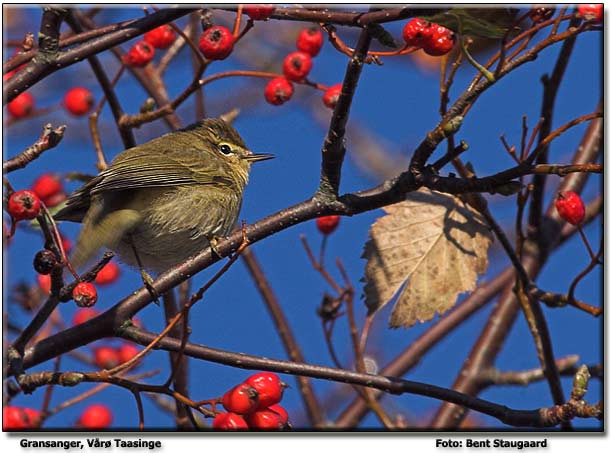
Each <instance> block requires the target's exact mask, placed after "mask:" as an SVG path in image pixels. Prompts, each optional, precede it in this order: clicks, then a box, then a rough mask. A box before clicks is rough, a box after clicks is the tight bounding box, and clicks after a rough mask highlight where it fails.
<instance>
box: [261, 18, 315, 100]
mask: <svg viewBox="0 0 611 453" xmlns="http://www.w3.org/2000/svg"><path fill="white" fill-rule="evenodd" d="M322 45H323V36H322V32H321V31H320V29H318V28H306V29H304V30H302V31H301V32H300V33H299V35H298V36H297V49H298V51H297V52H292V53H290V54H288V55H287V56H286V57H285V58H284V62H283V63H282V73H283V74H284V77H276V78H274V79H272V80H270V81H269V82H268V84H267V86H266V87H265V92H264V94H265V100H266V101H267V102H269V103H270V104H272V105H281V104H284V103H285V102H286V101H288V100H289V99H290V98H291V97H292V96H293V93H294V91H295V90H294V88H293V84H292V83H291V82H300V81H302V80H304V79H305V78H306V77H307V76H308V74H309V73H310V71H311V70H312V66H313V63H312V58H313V57H315V56H316V55H318V53H319V52H320V49H321V48H322Z"/></svg>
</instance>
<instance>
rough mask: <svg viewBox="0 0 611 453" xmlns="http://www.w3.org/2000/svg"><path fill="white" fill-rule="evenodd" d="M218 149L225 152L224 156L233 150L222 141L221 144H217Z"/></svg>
mask: <svg viewBox="0 0 611 453" xmlns="http://www.w3.org/2000/svg"><path fill="white" fill-rule="evenodd" d="M219 151H220V152H222V153H223V154H225V155H226V156H228V155H230V154H233V151H231V146H229V145H227V144H225V143H223V144H222V145H221V146H219Z"/></svg>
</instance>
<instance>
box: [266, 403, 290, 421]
mask: <svg viewBox="0 0 611 453" xmlns="http://www.w3.org/2000/svg"><path fill="white" fill-rule="evenodd" d="M267 410H268V411H273V412H275V413H276V414H278V415H279V416H280V419H281V420H282V423H284V424H285V425H286V424H287V423H288V422H289V413H288V412H287V411H286V409H285V408H283V407H282V406H280V404H272V405H271V406H270V407H268V408H267Z"/></svg>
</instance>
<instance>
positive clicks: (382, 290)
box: [363, 188, 493, 327]
mask: <svg viewBox="0 0 611 453" xmlns="http://www.w3.org/2000/svg"><path fill="white" fill-rule="evenodd" d="M384 210H385V211H386V213H387V215H385V216H384V217H381V218H379V219H378V220H376V222H375V223H374V224H373V225H372V226H371V230H370V232H369V235H370V239H369V240H368V241H367V243H366V244H365V251H364V252H363V258H365V259H366V260H367V264H366V266H365V279H364V281H365V282H366V284H365V304H366V305H367V307H368V308H369V313H372V312H376V311H378V310H380V309H381V308H382V307H383V306H384V305H386V304H387V303H388V302H390V300H391V299H392V298H393V296H394V295H395V294H397V292H398V291H399V289H401V287H403V289H402V290H401V292H400V294H399V296H398V298H397V302H396V303H395V306H394V308H393V311H392V314H391V316H390V326H391V327H399V326H405V327H410V326H412V325H414V324H415V323H416V321H420V322H424V321H428V320H429V319H431V318H432V317H433V316H434V315H435V313H439V314H441V313H443V312H445V311H446V310H448V309H449V308H451V307H452V306H453V305H454V304H455V303H456V299H457V297H458V295H459V294H460V293H463V292H465V291H473V290H474V289H475V283H476V281H477V276H478V275H479V274H483V273H484V272H485V271H486V269H487V267H488V254H487V252H488V246H489V245H490V243H491V242H492V239H493V237H492V234H491V233H490V230H489V229H488V227H487V225H486V222H485V220H484V219H483V217H482V215H481V214H480V213H478V212H477V211H476V210H474V209H473V208H471V207H470V206H468V205H466V204H465V203H463V202H462V201H461V200H460V199H459V198H457V197H454V196H453V195H449V194H444V193H440V192H432V191H430V190H428V189H424V188H422V189H420V190H418V191H417V192H412V193H410V194H408V196H406V200H405V201H402V202H401V203H397V204H394V205H391V206H387V207H385V208H384ZM406 282H407V283H406Z"/></svg>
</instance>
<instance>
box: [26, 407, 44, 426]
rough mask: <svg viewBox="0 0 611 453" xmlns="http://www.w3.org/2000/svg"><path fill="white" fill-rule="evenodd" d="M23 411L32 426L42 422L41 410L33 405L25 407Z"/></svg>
mask: <svg viewBox="0 0 611 453" xmlns="http://www.w3.org/2000/svg"><path fill="white" fill-rule="evenodd" d="M23 412H24V413H25V415H26V417H27V419H28V423H29V425H30V427H32V428H35V427H37V426H38V425H39V424H40V412H39V411H37V410H36V409H32V408H31V407H24V408H23Z"/></svg>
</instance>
